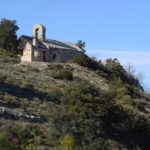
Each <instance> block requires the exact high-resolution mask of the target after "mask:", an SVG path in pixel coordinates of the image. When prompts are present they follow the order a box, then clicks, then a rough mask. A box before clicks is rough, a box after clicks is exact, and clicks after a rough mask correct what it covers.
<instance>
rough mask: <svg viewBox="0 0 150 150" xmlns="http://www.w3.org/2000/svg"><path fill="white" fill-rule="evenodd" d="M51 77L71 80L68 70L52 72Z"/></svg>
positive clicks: (70, 73)
mask: <svg viewBox="0 0 150 150" xmlns="http://www.w3.org/2000/svg"><path fill="white" fill-rule="evenodd" d="M52 77H53V78H55V79H65V80H70V81H71V80H72V79H73V74H72V72H71V71H69V70H66V69H61V70H60V71H57V72H56V73H54V74H53V75H52Z"/></svg>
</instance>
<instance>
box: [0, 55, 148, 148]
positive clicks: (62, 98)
mask: <svg viewBox="0 0 150 150" xmlns="http://www.w3.org/2000/svg"><path fill="white" fill-rule="evenodd" d="M149 141H150V98H149V96H148V95H147V94H146V93H145V92H144V90H143V88H142V86H141V85H140V83H139V81H138V79H137V78H135V77H134V76H132V75H130V74H129V73H128V72H127V71H126V70H125V69H124V68H123V66H122V65H121V64H120V63H119V61H118V60H117V59H114V60H112V59H108V60H107V62H106V64H105V65H104V64H102V63H101V62H100V61H95V60H92V59H91V58H89V57H83V56H81V57H78V58H74V59H73V60H72V61H70V62H68V63H42V62H41V63H38V62H33V63H22V64H21V63H20V60H19V57H17V56H9V55H5V54H3V53H1V55H0V147H1V149H7V150H20V149H23V150H24V149H27V150H30V149H33V150H37V149H38V150H53V149H63V150H73V149H79V150H80V149H81V150H101V149H102V150H107V149H108V150H112V149H138V150H139V149H144V150H145V149H150V144H149Z"/></svg>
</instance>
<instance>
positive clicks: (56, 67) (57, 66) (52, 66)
mask: <svg viewBox="0 0 150 150" xmlns="http://www.w3.org/2000/svg"><path fill="white" fill-rule="evenodd" d="M47 67H48V69H49V70H61V69H63V68H64V67H63V66H62V65H61V64H48V66H47Z"/></svg>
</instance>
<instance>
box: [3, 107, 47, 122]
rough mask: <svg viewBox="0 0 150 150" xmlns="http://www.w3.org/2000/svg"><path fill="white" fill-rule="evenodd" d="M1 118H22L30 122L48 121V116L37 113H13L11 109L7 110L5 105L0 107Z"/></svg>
mask: <svg viewBox="0 0 150 150" xmlns="http://www.w3.org/2000/svg"><path fill="white" fill-rule="evenodd" d="M0 118H4V119H6V120H22V121H28V122H46V121H47V118H46V117H45V116H42V115H35V114H24V113H21V112H18V113H17V114H15V113H12V112H11V111H9V110H6V108H5V107H0Z"/></svg>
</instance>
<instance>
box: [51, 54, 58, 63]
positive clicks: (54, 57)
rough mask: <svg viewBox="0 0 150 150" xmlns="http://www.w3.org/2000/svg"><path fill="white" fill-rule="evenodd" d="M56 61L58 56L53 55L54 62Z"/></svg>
mask: <svg viewBox="0 0 150 150" xmlns="http://www.w3.org/2000/svg"><path fill="white" fill-rule="evenodd" d="M56 60H57V55H56V54H53V56H52V62H56Z"/></svg>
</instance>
